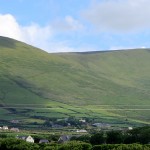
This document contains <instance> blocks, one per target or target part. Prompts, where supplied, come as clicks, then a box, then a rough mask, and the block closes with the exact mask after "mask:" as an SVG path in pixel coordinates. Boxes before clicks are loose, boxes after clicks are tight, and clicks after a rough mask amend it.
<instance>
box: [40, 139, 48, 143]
mask: <svg viewBox="0 0 150 150" xmlns="http://www.w3.org/2000/svg"><path fill="white" fill-rule="evenodd" d="M39 143H49V141H48V140H47V139H41V140H40V141H39Z"/></svg>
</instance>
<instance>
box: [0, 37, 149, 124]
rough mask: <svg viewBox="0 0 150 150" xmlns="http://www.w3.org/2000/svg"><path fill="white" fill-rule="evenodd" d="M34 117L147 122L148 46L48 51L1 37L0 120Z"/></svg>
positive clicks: (30, 118)
mask: <svg viewBox="0 0 150 150" xmlns="http://www.w3.org/2000/svg"><path fill="white" fill-rule="evenodd" d="M35 116H45V117H47V118H66V117H70V116H75V117H77V118H83V117H88V118H96V119H99V121H101V122H109V123H118V122H119V123H125V120H126V119H128V122H131V123H135V124H138V123H140V124H141V123H142V124H150V50H149V49H135V50H124V51H107V52H87V53H56V54H49V53H47V52H45V51H42V50H40V49H37V48H35V47H32V46H29V45H27V44H25V43H22V42H19V41H16V40H12V39H9V38H4V37H0V119H1V120H8V121H9V120H13V119H19V120H21V121H22V122H25V121H27V120H28V119H29V120H30V121H31V120H32V119H33V122H34V119H35ZM39 121H42V120H41V119H39Z"/></svg>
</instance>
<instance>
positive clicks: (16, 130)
mask: <svg viewBox="0 0 150 150" xmlns="http://www.w3.org/2000/svg"><path fill="white" fill-rule="evenodd" d="M10 131H14V132H19V129H18V128H11V129H10Z"/></svg>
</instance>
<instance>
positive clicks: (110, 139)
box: [106, 131, 125, 144]
mask: <svg viewBox="0 0 150 150" xmlns="http://www.w3.org/2000/svg"><path fill="white" fill-rule="evenodd" d="M124 139H125V136H124V135H123V133H122V132H120V131H109V132H107V138H106V143H107V144H120V143H124Z"/></svg>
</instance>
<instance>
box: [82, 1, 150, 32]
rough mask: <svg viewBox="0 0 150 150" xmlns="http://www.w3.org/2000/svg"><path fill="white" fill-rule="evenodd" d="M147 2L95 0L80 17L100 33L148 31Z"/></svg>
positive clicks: (149, 21)
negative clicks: (146, 29)
mask: <svg viewBox="0 0 150 150" xmlns="http://www.w3.org/2000/svg"><path fill="white" fill-rule="evenodd" d="M149 6H150V1H149V0H104V1H97V0H95V1H94V2H93V3H92V4H91V6H90V7H89V8H88V9H87V10H85V11H84V12H83V13H82V15H83V16H84V18H86V19H87V20H88V21H90V22H91V23H92V24H94V25H95V26H96V27H97V29H98V30H100V31H119V32H130V31H138V30H143V29H145V28H148V29H150V15H149V14H150V9H149Z"/></svg>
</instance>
